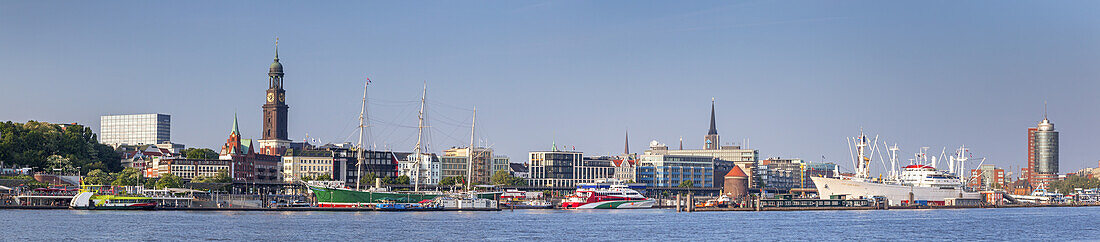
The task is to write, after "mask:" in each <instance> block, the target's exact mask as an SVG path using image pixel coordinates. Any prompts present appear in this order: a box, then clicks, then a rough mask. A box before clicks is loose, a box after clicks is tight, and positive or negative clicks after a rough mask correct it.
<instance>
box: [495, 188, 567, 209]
mask: <svg viewBox="0 0 1100 242" xmlns="http://www.w3.org/2000/svg"><path fill="white" fill-rule="evenodd" d="M542 198H543V196H542V193H541V192H524V191H520V190H515V189H508V190H505V191H504V193H502V194H500V206H502V207H505V208H519V209H542V208H554V204H553V203H551V202H550V201H547V200H545V199H542Z"/></svg>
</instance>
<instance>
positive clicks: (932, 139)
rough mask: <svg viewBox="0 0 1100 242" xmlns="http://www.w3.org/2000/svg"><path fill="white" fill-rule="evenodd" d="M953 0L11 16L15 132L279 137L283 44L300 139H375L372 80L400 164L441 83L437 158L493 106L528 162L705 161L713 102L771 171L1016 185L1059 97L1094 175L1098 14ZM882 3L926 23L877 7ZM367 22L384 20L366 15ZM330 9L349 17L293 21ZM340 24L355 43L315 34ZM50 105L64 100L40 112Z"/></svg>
mask: <svg viewBox="0 0 1100 242" xmlns="http://www.w3.org/2000/svg"><path fill="white" fill-rule="evenodd" d="M605 4H606V5H605ZM955 4H957V5H955ZM955 4H946V3H922V4H904V3H875V2H859V3H855V2H853V3H804V4H790V3H760V2H747V3H733V4H726V3H723V2H717V3H704V2H696V3H688V4H668V3H663V4H660V3H646V4H638V5H639V6H631V7H626V8H627V9H624V11H622V12H619V11H614V10H616V9H617V7H623V6H622V5H623V4H612V3H583V2H582V3H579V2H508V3H507V4H503V5H502V6H494V7H477V6H464V5H462V4H458V3H447V2H438V3H436V4H432V5H428V6H422V5H404V4H394V5H390V4H389V3H381V4H379V3H347V4H333V5H324V6H316V5H309V4H304V5H306V6H296V5H292V4H283V3H280V4H272V5H271V6H255V5H257V4H247V3H245V2H237V3H218V4H209V5H214V6H216V7H212V8H207V7H202V8H199V7H196V6H197V5H196V6H187V5H182V6H177V4H171V3H142V4H129V5H127V4H121V3H115V5H112V4H106V5H105V6H91V5H100V4H92V3H71V4H68V5H66V6H60V7H59V6H49V4H43V3H32V2H17V3H6V4H4V5H7V7H4V8H0V20H2V21H0V23H3V26H0V28H3V29H7V30H8V31H4V32H0V40H3V41H5V42H6V43H9V44H5V45H3V46H0V51H3V52H4V53H10V54H8V55H6V56H7V57H4V58H0V72H3V73H6V74H5V75H6V76H5V77H4V78H5V81H4V84H5V87H6V88H4V90H2V91H0V102H5V103H20V105H17V106H14V105H13V107H11V108H6V109H4V110H0V118H2V119H4V120H11V121H14V122H24V121H27V120H38V121H47V122H56V123H70V122H77V123H80V124H83V125H88V126H90V127H93V129H94V130H96V131H97V132H98V131H99V122H97V120H99V117H100V116H102V115H109V114H135V113H163V114H169V115H172V118H173V120H172V121H173V122H172V123H173V126H174V127H172V130H173V132H172V133H173V135H172V136H173V141H174V142H177V143H183V144H186V145H188V147H204V148H211V149H215V148H217V147H219V146H220V145H221V144H222V143H223V142H224V141H225V140H224V139H225V137H226V136H227V135H228V133H229V130H230V128H231V124H232V121H233V117H232V116H233V114H234V113H237V114H240V117H241V119H240V121H241V122H240V123H241V125H240V126H241V133H242V136H244V137H245V138H250V139H260V138H261V137H262V136H261V135H260V133H261V132H260V131H261V129H262V125H261V123H262V122H261V106H262V105H263V104H264V95H265V93H264V89H265V88H266V86H265V85H264V84H265V79H266V78H267V73H266V72H267V70H266V69H267V67H268V66H269V65H270V64H271V58H272V57H274V55H275V53H274V50H273V42H274V40H275V37H276V35H277V36H278V37H279V38H280V41H281V42H282V43H280V44H281V46H280V50H279V51H280V55H281V56H280V57H281V60H280V61H281V62H282V63H284V64H285V65H286V70H285V72H286V80H285V85H286V90H287V99H286V102H287V104H288V105H289V106H290V110H289V121H288V123H289V128H288V129H289V132H290V134H289V136H290V137H289V138H290V139H292V140H295V141H301V140H302V139H304V138H305V135H306V134H307V133H309V134H310V136H311V137H312V138H319V139H321V141H322V143H328V142H333V143H340V142H355V138H354V136H353V131H352V130H354V125H355V123H356V122H357V120H356V118H357V116H358V112H359V105H360V101H361V98H362V97H361V95H362V94H361V92H362V89H361V88H362V85H363V82H364V81H366V79H365V78H366V77H370V78H371V79H372V80H373V82H372V83H371V87H370V95H371V99H372V101H371V104H370V105H371V106H370V107H369V108H370V115H371V118H372V120H374V121H375V122H373V124H374V125H375V127H373V133H374V134H375V136H374V137H375V143H378V146H379V147H380V148H381V147H383V146H388V147H390V148H392V149H395V150H402V151H404V150H412V148H411V147H412V146H413V144H411V143H409V138H408V137H413V140H415V121H416V115H415V110H414V109H415V108H416V106H415V105H416V102H417V101H418V99H419V98H420V92H421V88H422V86H423V85H425V82H426V83H427V86H428V90H427V92H428V99H429V103H428V106H429V109H430V110H433V111H431V112H429V119H431V121H430V122H432V124H434V126H435V129H436V130H434V131H433V134H434V137H435V138H436V140H434V141H433V143H432V147H431V151H432V152H435V153H440V152H441V151H442V150H444V149H446V148H448V147H451V146H466V145H468V143H469V120H470V115H471V114H470V112H469V110H468V109H471V108H473V107H474V106H476V107H477V109H478V117H477V120H478V127H477V129H478V136H479V138H485V139H486V140H487V141H488V142H487V143H488V144H487V145H485V146H492V147H493V148H494V149H496V150H497V151H498V152H497V153H501V154H505V155H508V156H510V157H512V158H513V162H520V161H523V160H525V159H517V158H520V157H525V155H526V154H527V152H528V151H537V150H548V149H549V148H550V145H551V144H552V143H556V144H558V145H559V146H561V145H567V146H571V147H576V148H577V150H578V151H583V152H585V153H586V155H606V154H618V153H620V152H619V151H620V149H621V146H620V145H621V144H620V143H619V142H621V141H622V139H623V135H624V132H625V131H627V130H629V132H630V133H631V134H632V135H631V138H632V140H630V141H629V143H631V144H635V146H633V147H631V150H635V151H641V150H644V149H645V148H646V146H647V145H648V143H649V141H650V140H653V139H657V140H660V141H661V142H662V143H667V144H669V146H670V147H676V145H675V144H676V142H678V141H679V138H680V137H682V138H683V139H684V140H685V141H684V143H685V148H694V149H699V148H702V147H703V138H704V136H705V135H706V134H707V128H708V125H707V124H708V121H709V120H708V119H709V118H710V117H709V116H708V111H709V110H707V108H709V107H708V104H710V103H709V101H711V100H712V99H713V100H715V105H716V106H715V108H716V116H717V117H716V119H717V123H716V126H717V129H718V130H721V132H722V133H721V135H722V136H723V138H724V139H723V141H722V143H723V144H728V143H731V142H730V141H734V142H743V140H746V139H747V140H749V141H750V142H748V145H749V148H753V149H758V150H760V158H761V159H766V158H769V157H783V158H801V159H805V160H813V161H820V159H821V157H822V156H824V157H825V161H831V162H836V163H837V164H839V165H841V166H842V167H844V170H846V171H851V170H852V167H851V165H850V164H849V162H848V159H849V157H848V154H846V152H848V151H847V150H846V149H847V147H846V144H845V142H844V138H843V137H848V136H853V135H854V134H855V133H857V132H859V131H860V129H864V130H866V131H867V132H868V133H869V134H870V135H876V134H878V135H882V138H883V139H884V140H885V141H886V142H889V143H891V144H893V143H895V142H896V143H898V144H899V146H900V147H901V148H902V151H901V152H900V155H901V156H902V157H907V155H908V154H911V153H913V152H914V151H916V150H917V149H918V148H919V147H924V146H928V147H933V148H932V149H933V151H934V150H936V149H939V148H946V149H947V150H948V153H950V151H951V150H953V149H954V148H956V147H958V146H959V145H966V146H967V147H970V148H971V150H972V151H973V153H974V155H975V156H976V157H988V158H990V159H989V160H988V161H987V162H989V163H992V164H996V165H997V166H998V167H1001V168H1005V169H1006V171H1010V172H1014V173H1015V172H1018V171H1019V167H1021V166H1026V164H1027V152H1026V148H1027V136H1026V133H1025V131H1026V128H1028V127H1034V126H1035V125H1036V124H1038V122H1039V121H1040V120H1042V119H1043V102H1044V101H1049V103H1050V109H1049V113H1050V120H1051V121H1052V122H1053V123H1054V124H1055V125H1056V126H1057V127H1058V130H1059V131H1060V132H1063V133H1062V137H1061V141H1060V145H1061V150H1060V152H1059V153H1060V156H1061V158H1060V162H1061V165H1060V166H1061V167H1062V169H1061V170H1060V171H1059V173H1068V172H1073V171H1076V170H1077V169H1080V168H1084V167H1092V166H1094V165H1095V164H1096V161H1097V160H1100V151H1096V149H1093V148H1091V147H1092V146H1095V144H1097V142H1098V141H1100V140H1098V139H1097V138H1096V137H1100V128H1097V127H1096V126H1095V125H1093V124H1095V123H1096V121H1098V120H1100V115H1097V114H1096V113H1094V112H1089V111H1090V110H1089V109H1088V107H1093V106H1096V104H1100V101H1098V100H1096V99H1095V98H1092V97H1093V96H1092V95H1091V93H1092V92H1091V91H1092V90H1096V89H1097V88H1098V87H1100V86H1098V84H1097V83H1096V82H1095V81H1094V80H1095V78H1096V77H1098V76H1100V75H1098V74H1100V73H1098V72H1097V71H1096V70H1094V69H1095V68H1090V67H1091V66H1096V65H1097V64H1100V60H1098V58H1096V57H1097V56H1100V48H1098V47H1100V45H1096V44H1093V43H1100V42H1097V40H1100V30H1096V29H1093V28H1090V27H1091V26H1095V24H1097V23H1098V22H1100V17H1097V16H1092V14H1090V13H1089V11H1086V10H1084V9H1088V8H1082V7H1080V6H1070V5H1057V6H1050V5H1039V4H1037V3H1036V4H1034V6H1032V5H1030V4H1028V3H1017V5H1011V4H1009V5H1008V6H1005V7H1004V8H1005V9H1004V11H1003V12H998V11H989V12H982V11H978V12H979V13H975V12H973V11H953V10H960V9H967V8H978V7H981V6H982V2H966V3H955ZM1083 4H1087V5H1090V6H1093V5H1096V3H1087V2H1086V3H1083ZM131 5H142V6H131ZM261 5H262V4H261ZM669 5H672V6H669ZM944 5H948V6H946V7H947V8H946V9H937V8H938V7H945V6H944ZM176 7H178V8H182V9H176V10H172V8H176ZM252 7H255V8H256V9H250V8H252ZM876 7H880V8H886V7H896V8H906V9H907V10H908V11H913V12H911V13H907V12H905V11H900V10H897V11H885V12H883V13H875V12H873V11H867V10H869V9H875V8H876ZM1031 7H1033V8H1039V9H1044V10H1048V11H1030V10H1029V8H1031ZM84 8H91V9H93V10H94V9H99V10H102V11H100V12H98V13H91V12H96V11H84ZM223 8H224V9H223ZM802 8H808V9H802ZM848 8H855V9H854V10H849V9H848ZM138 9H140V10H141V11H138ZM364 9H369V10H376V11H371V12H372V13H377V14H378V16H375V15H366V16H364V15H358V14H357V13H356V11H355V10H364ZM378 9H383V10H394V9H397V10H401V11H383V10H378ZM784 10H793V11H784ZM271 12H275V13H286V14H287V15H288V16H287V18H285V19H284V18H278V17H277V16H266V15H265V13H271ZM317 12H331V13H332V14H329V15H326V17H319V18H316V19H314V18H308V19H307V18H305V16H303V15H295V14H296V13H297V14H305V13H310V14H316V13H317ZM386 12H395V13H396V12H401V13H404V14H405V15H401V16H398V15H397V14H392V13H386ZM104 13H107V14H104ZM932 13H936V14H932ZM37 15H41V17H40V18H41V19H42V20H41V21H17V20H19V19H27V18H28V16H37ZM107 15H112V16H107ZM115 15H117V16H115ZM1016 15H1025V16H1023V17H1020V16H1016ZM473 16H480V17H473ZM928 16H942V17H941V18H936V19H932V18H929V17H928ZM265 17H272V18H265ZM572 18H576V19H579V20H573V19H572ZM1027 18H1044V20H1045V22H1044V23H1029V22H1026V21H1024V20H1026V19H1027ZM78 20H81V22H77V21H78ZM85 20H86V21H85ZM448 20H455V21H448ZM509 20H510V21H509ZM855 20H858V21H855ZM574 21H575V22H574ZM867 22H878V23H873V24H872V23H867ZM327 24H336V25H339V26H344V27H346V28H342V29H341V28H325V29H323V30H318V29H314V28H311V27H310V26H316V25H327ZM1004 25H1010V26H1012V27H1003V26H1004ZM95 26H109V27H105V28H94V27H95ZM475 26H477V27H475ZM1051 26H1053V28H1052V27H1051ZM264 27H266V28H264ZM355 27H361V28H355ZM421 28H423V29H424V30H423V31H411V30H410V29H418V30H419V29H421ZM88 29H96V31H90V30H88ZM334 29H338V30H334ZM339 30H346V31H339ZM488 36H492V37H488ZM938 36H952V38H946V37H938ZM39 97H50V99H47V100H48V101H36V102H26V101H25V100H27V99H33V98H39ZM21 100H23V101H21ZM410 110H412V111H410ZM433 112H434V113H433ZM408 126H413V128H411V129H410V128H409V127H408ZM349 137H350V138H349ZM414 142H415V141H414ZM639 153H640V152H639ZM933 153H934V154H937V155H938V152H933ZM987 164H988V163H987ZM973 165H974V166H976V165H977V163H974V164H973ZM872 167H873V172H875V173H879V172H881V168H878V165H875V164H872ZM1010 167H1011V168H1013V169H1008V168H1010ZM1015 175H1016V176H1018V175H1019V174H1015Z"/></svg>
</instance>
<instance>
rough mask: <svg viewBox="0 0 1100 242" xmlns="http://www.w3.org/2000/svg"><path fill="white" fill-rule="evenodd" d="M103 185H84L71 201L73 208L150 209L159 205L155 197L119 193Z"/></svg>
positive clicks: (70, 205) (70, 204)
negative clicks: (104, 187)
mask: <svg viewBox="0 0 1100 242" xmlns="http://www.w3.org/2000/svg"><path fill="white" fill-rule="evenodd" d="M102 188H103V187H102V186H95V185H84V186H81V189H80V193H77V194H76V196H74V197H73V199H72V201H70V202H69V207H70V208H73V209H92V210H150V209H154V208H156V207H157V202H156V200H154V199H153V198H150V197H145V196H132V195H125V194H118V193H116V192H114V191H113V190H110V189H102Z"/></svg>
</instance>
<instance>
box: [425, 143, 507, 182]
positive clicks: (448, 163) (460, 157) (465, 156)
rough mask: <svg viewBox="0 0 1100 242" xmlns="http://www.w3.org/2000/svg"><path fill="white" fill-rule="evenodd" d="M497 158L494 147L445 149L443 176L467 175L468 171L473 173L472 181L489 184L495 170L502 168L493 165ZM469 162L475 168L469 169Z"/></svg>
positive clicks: (442, 159)
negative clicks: (471, 149)
mask: <svg viewBox="0 0 1100 242" xmlns="http://www.w3.org/2000/svg"><path fill="white" fill-rule="evenodd" d="M471 153H472V154H471ZM471 155H472V156H473V158H472V159H471ZM495 158H496V157H495V156H493V149H489V148H474V149H473V151H472V152H471V151H470V148H469V147H462V148H450V149H447V150H444V151H443V156H442V157H440V160H441V161H442V162H441V165H442V167H441V169H440V170H441V171H442V172H443V173H442V178H448V177H466V176H467V173H472V174H470V175H469V176H471V177H472V179H470V181H473V182H474V183H481V184H489V178H490V177H492V176H493V172H496V171H497V170H499V169H500V168H502V167H496V166H493V164H494V161H495ZM468 163H472V164H473V169H470V170H467V168H466V164H468Z"/></svg>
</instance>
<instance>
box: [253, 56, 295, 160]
mask: <svg viewBox="0 0 1100 242" xmlns="http://www.w3.org/2000/svg"><path fill="white" fill-rule="evenodd" d="M267 76H268V79H267V86H268V88H267V101H266V102H265V103H264V105H263V106H262V108H263V113H264V116H263V124H264V130H263V133H262V136H263V139H260V140H259V144H260V145H259V147H258V148H259V152H260V153H261V154H265V155H282V154H283V152H284V151H286V149H289V148H290V146H291V144H290V143H291V142H290V139H289V138H287V109H289V108H290V106H287V105H286V90H284V89H283V76H284V73H283V64H282V63H279V41H278V40H276V41H275V61H274V62H273V63H271V67H269V68H268V72H267Z"/></svg>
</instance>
